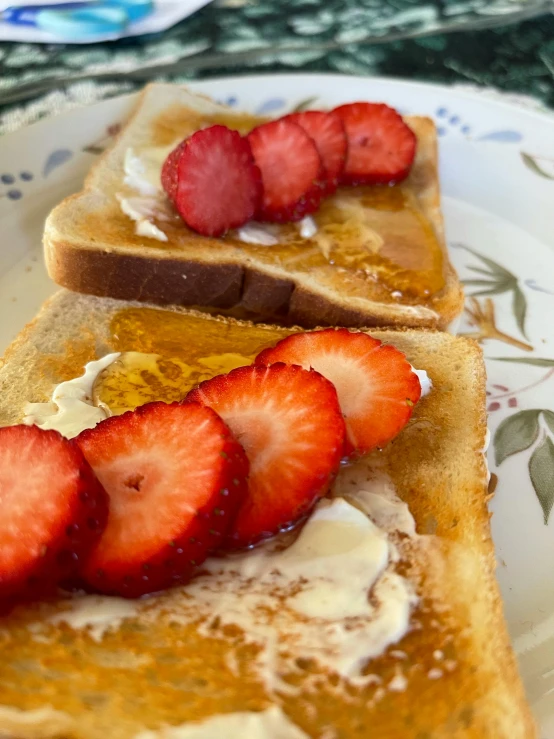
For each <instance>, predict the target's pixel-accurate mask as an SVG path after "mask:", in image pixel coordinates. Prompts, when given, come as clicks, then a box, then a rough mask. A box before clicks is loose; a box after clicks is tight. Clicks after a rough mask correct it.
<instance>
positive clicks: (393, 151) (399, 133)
mask: <svg viewBox="0 0 554 739" xmlns="http://www.w3.org/2000/svg"><path fill="white" fill-rule="evenodd" d="M334 113H336V114H337V115H338V116H339V117H340V118H341V119H342V122H343V123H344V127H345V129H346V136H347V139H348V154H347V158H346V165H345V167H344V171H343V173H342V175H341V182H342V183H343V184H347V185H362V184H392V183H395V182H400V181H401V180H403V179H405V178H406V177H407V176H408V174H409V172H410V169H411V166H412V164H413V161H414V157H415V152H416V143H417V141H416V137H415V134H414V132H413V131H412V130H411V128H409V127H408V126H407V125H406V124H405V123H404V121H403V120H402V116H400V115H399V114H398V113H397V112H396V110H394V108H389V106H388V105H384V104H383V103H350V104H348V105H341V106H339V107H338V108H335V109H334Z"/></svg>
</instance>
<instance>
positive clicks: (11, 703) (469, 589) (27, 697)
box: [0, 291, 535, 739]
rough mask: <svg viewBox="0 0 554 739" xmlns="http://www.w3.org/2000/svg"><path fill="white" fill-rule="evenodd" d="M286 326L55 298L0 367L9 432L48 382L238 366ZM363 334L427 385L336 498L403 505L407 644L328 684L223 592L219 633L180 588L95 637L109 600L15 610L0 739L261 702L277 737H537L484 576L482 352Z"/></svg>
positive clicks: (1, 636) (118, 615) (5, 631)
mask: <svg viewBox="0 0 554 739" xmlns="http://www.w3.org/2000/svg"><path fill="white" fill-rule="evenodd" d="M291 330H294V329H291ZM289 331H290V330H287V329H283V328H277V327H274V326H262V325H256V326H254V325H252V324H248V323H241V322H238V321H235V320H232V319H222V318H214V317H211V316H208V315H206V314H200V313H196V312H193V311H186V310H184V309H179V308H173V309H171V310H162V309H156V308H152V307H149V306H142V307H141V304H139V303H136V302H135V303H121V302H118V301H114V300H108V299H100V298H95V297H85V296H79V295H76V294H73V293H69V292H66V291H61V292H59V293H58V294H57V295H55V296H54V297H53V298H52V299H51V300H50V301H49V302H48V303H46V304H45V306H44V307H43V309H42V310H41V312H40V313H39V315H38V317H37V318H36V319H35V320H34V321H33V322H32V323H31V324H29V325H28V326H27V328H26V329H25V330H24V331H23V332H22V333H21V335H20V336H19V337H18V338H17V339H16V340H15V342H14V343H13V344H12V346H11V347H10V348H9V350H8V352H7V354H6V357H5V361H4V365H3V367H2V368H1V369H0V424H10V423H15V422H18V421H20V420H21V419H22V416H23V411H24V406H25V402H26V401H45V400H47V399H48V398H49V397H50V395H51V392H52V388H53V386H54V385H55V384H57V383H59V382H60V381H62V380H66V379H69V378H72V377H77V376H79V375H80V374H81V372H82V369H83V365H84V364H85V363H86V362H88V361H90V360H93V359H95V358H99V357H102V356H104V355H105V354H106V353H108V352H113V351H138V352H147V353H151V352H154V353H158V354H161V355H163V356H165V357H179V358H180V359H181V360H183V361H187V362H189V363H191V364H194V362H195V361H196V359H197V357H198V356H204V357H205V356H206V355H210V354H217V355H221V354H222V353H225V352H234V353H237V352H238V353H239V354H241V355H242V356H244V358H245V361H247V360H248V358H249V357H252V356H253V355H254V354H255V353H256V352H258V351H259V350H260V348H261V347H263V346H267V345H271V344H273V343H275V341H277V340H278V339H280V338H281V337H283V336H284V335H286V334H287V333H288V332H289ZM371 334H372V335H373V336H375V337H377V338H379V339H381V340H383V341H386V342H392V343H394V344H395V345H396V346H398V347H399V348H400V349H402V350H403V351H404V352H405V353H406V354H407V356H408V358H409V360H410V361H411V362H412V363H413V365H414V366H416V367H418V368H421V369H425V370H427V372H428V374H429V376H430V378H431V379H432V382H433V385H434V387H433V390H432V392H431V393H430V394H429V395H428V396H426V397H425V398H423V399H422V400H421V401H420V402H419V403H418V405H417V406H416V409H415V412H414V415H413V418H412V420H411V422H410V423H409V424H408V426H407V427H406V428H405V429H404V430H403V431H402V432H401V433H400V435H399V436H398V437H397V438H396V439H395V441H394V442H392V443H391V444H389V445H388V446H387V447H386V448H385V449H384V450H383V451H382V452H376V453H374V454H372V455H370V456H368V457H367V458H365V459H362V460H360V461H359V462H358V463H356V464H355V465H353V466H351V467H349V468H345V469H343V470H342V471H341V473H340V474H339V477H338V479H337V481H336V483H335V486H334V494H335V495H339V496H348V495H349V494H350V493H351V492H352V491H356V490H359V489H364V487H366V486H367V485H368V484H370V483H368V481H371V480H372V479H374V477H375V475H376V474H378V475H385V476H387V479H390V480H392V481H393V483H394V485H395V487H396V492H397V494H398V496H400V498H401V499H402V500H403V501H405V502H406V503H407V504H408V505H409V509H410V510H411V513H412V514H413V516H414V518H415V523H416V529H417V532H418V535H416V536H406V535H398V536H397V537H396V539H395V542H396V546H397V548H398V553H399V562H398V565H397V566H398V568H399V570H400V571H401V572H402V574H403V576H404V577H405V578H406V579H407V580H409V582H411V584H412V586H413V588H414V589H415V592H416V593H417V597H418V604H417V605H416V606H415V607H414V610H413V611H412V613H411V616H410V627H409V630H408V633H406V634H405V636H403V637H402V638H399V640H398V641H397V643H393V644H391V645H390V646H389V647H388V648H386V649H385V650H384V651H383V652H382V653H380V654H378V655H376V656H374V657H373V658H372V659H370V660H369V662H368V664H367V667H366V668H365V670H364V674H365V675H366V678H365V679H356V680H351V681H349V680H345V679H343V678H342V677H339V676H338V675H337V674H330V673H329V670H326V669H325V668H324V666H322V664H321V663H320V662H319V661H318V657H317V654H315V655H314V654H311V655H308V657H310V658H309V659H307V658H306V657H307V655H306V654H305V653H304V652H303V646H302V640H300V643H297V644H296V645H295V646H294V647H293V648H290V650H289V652H288V653H282V649H283V645H285V646H286V645H287V638H288V636H287V633H286V632H281V631H279V627H278V625H277V624H276V623H275V619H277V614H276V613H273V612H272V613H271V615H270V616H269V618H268V622H267V624H266V625H265V626H264V628H266V629H269V631H264V634H265V635H266V639H265V640H264V639H262V640H258V641H257V640H256V638H253V639H249V638H248V634H246V632H244V631H243V630H242V629H241V628H239V627H238V626H233V623H234V622H233V616H229V614H227V613H226V611H225V604H226V603H227V602H228V601H226V600H225V599H224V597H226V595H229V593H226V592H224V588H222V590H221V599H222V600H221V604H222V605H221V607H219V606H218V607H219V611H218V618H217V619H215V620H214V618H213V614H211V616H210V610H209V608H208V610H207V611H206V608H205V605H206V604H205V603H204V602H203V601H202V599H196V597H195V596H194V595H192V596H191V592H192V591H189V596H187V587H189V586H185V587H184V588H179V589H175V590H172V591H168V592H166V593H165V594H161V595H158V596H153V597H151V598H148V599H146V600H144V601H141V602H139V603H134V604H133V605H132V606H131V605H130V604H129V603H128V602H123V601H119V600H117V599H115V601H113V602H112V605H111V606H109V610H108V611H107V617H108V620H110V618H111V619H112V621H111V623H112V624H113V628H112V629H109V630H108V631H107V632H106V633H105V634H103V635H102V634H98V633H95V628H98V624H100V626H101V625H102V623H103V621H102V618H105V617H106V605H105V604H104V605H102V606H101V608H100V611H101V612H100V614H99V613H98V608H96V610H95V613H94V614H93V617H92V619H91V621H92V623H93V624H94V623H96V627H94V628H93V629H92V631H87V630H86V629H85V628H84V627H82V626H81V627H79V619H81V625H82V623H83V621H86V620H87V619H86V618H85V619H83V613H84V612H85V611H86V608H87V607H88V608H92V606H91V605H90V601H88V600H87V599H86V598H85V599H84V600H80V599H77V600H76V601H72V603H73V602H76V603H77V608H78V609H79V608H80V611H79V613H78V620H77V621H76V622H73V627H70V626H68V625H66V624H64V623H60V618H59V614H60V611H61V610H64V609H67V603H68V601H67V600H63V599H60V600H59V601H56V600H54V601H53V602H50V603H47V604H41V605H27V606H19V607H17V608H16V609H15V610H14V611H13V612H12V613H11V614H9V615H7V616H5V617H4V618H3V619H2V620H1V621H0V685H1V686H2V690H1V697H0V704H3V705H1V706H0V735H1V734H2V733H8V734H10V735H13V736H15V737H23V738H31V737H33V738H35V739H36V738H37V737H60V736H63V737H66V738H73V737H79V738H85V739H103V737H105V736H109V737H111V738H112V739H128V738H129V739H130V738H131V737H135V736H136V735H137V734H138V733H139V732H142V731H143V730H151V731H153V732H154V733H151V734H150V733H145V734H144V737H145V738H146V737H149V739H152V737H157V736H160V737H163V736H166V737H168V738H169V737H173V736H175V737H177V736H189V734H185V733H183V734H180V733H178V732H176V733H175V734H173V733H171V732H170V731H169V730H168V732H167V733H164V731H162V729H161V727H163V726H176V725H180V724H183V723H187V722H191V721H198V720H200V719H204V718H206V717H210V716H212V717H213V716H219V715H220V714H229V713H233V714H236V713H237V712H244V711H251V712H256V711H263V710H264V709H266V708H267V707H268V706H273V708H271V709H270V710H271V711H277V710H278V709H279V710H281V711H284V713H285V714H286V716H287V717H288V721H289V722H292V723H293V725H294V726H295V727H296V729H294V731H293V729H292V728H290V725H289V729H290V730H289V732H288V733H286V731H283V733H282V734H275V736H283V737H284V736H291V737H292V736H295V737H296V736H297V735H298V736H302V734H298V732H299V731H303V732H304V733H305V736H307V737H313V738H314V739H315V738H316V737H318V738H319V737H336V738H337V739H347V738H348V739H354V738H355V737H360V739H361V737H367V736H368V735H371V736H372V737H376V738H382V739H392V737H394V738H395V739H401V738H402V737H406V738H408V737H409V738H410V739H411V738H413V737H420V738H423V737H429V738H433V739H436V738H439V737H464V738H467V737H472V738H477V737H479V738H481V737H482V738H483V739H484V738H485V737H495V738H497V739H501V738H503V737H504V738H505V739H508V737H509V739H524V738H525V739H527V738H529V737H533V736H535V729H534V724H533V720H532V718H531V716H530V713H529V710H528V707H527V705H526V702H525V699H524V694H523V689H522V685H521V683H520V679H519V677H518V673H517V668H516V664H515V658H514V655H513V652H512V650H511V646H510V642H509V639H508V635H507V632H506V628H505V624H504V620H503V615H502V605H501V601H500V597H499V593H498V588H497V584H496V581H495V577H494V568H495V560H494V552H493V545H492V542H491V537H490V528H489V514H488V511H487V507H486V500H487V469H486V463H485V459H484V455H483V448H484V445H485V435H486V414H485V387H484V380H485V374H484V367H483V361H482V356H481V351H480V349H479V347H478V346H477V345H476V344H475V343H473V342H471V341H469V340H467V339H462V338H454V337H452V336H450V335H448V334H444V333H437V332H433V331H421V330H419V331H416V330H409V329H405V330H399V331H383V330H374V331H372V332H371ZM245 556H246V555H245ZM343 574H344V577H346V578H348V577H349V573H348V572H344V573H343ZM229 587H230V588H231V590H232V588H233V584H232V583H231V585H229ZM249 587H250V586H249V585H248V583H246V586H245V588H246V589H245V594H244V595H243V596H241V597H243V598H247V597H248V592H249ZM252 587H254V585H253V584H252ZM191 597H192V600H191ZM374 597H375V595H374ZM106 600H109V599H106ZM247 602H248V601H247V600H243V601H241V603H244V608H245V609H246V608H247V605H246V604H247ZM215 603H216V604H218V603H219V594H218V591H217V590H216V600H215ZM378 606H379V601H378V599H377V601H376V607H378ZM239 612H240V609H239ZM220 613H221V616H220V615H219V614H220ZM79 614H80V615H79ZM226 619H227V620H226ZM239 620H240V619H239ZM308 627H309V628H311V629H312V630H313V629H315V630H317V629H318V628H320V626H319V625H318V624H317V623H314V624H313V625H312V626H310V623H309V622H308ZM368 627H369V625H368ZM272 629H274V631H272ZM310 633H313V632H310ZM361 633H363V631H362V632H361ZM268 634H269V636H268ZM270 637H271V638H270ZM289 646H290V645H289ZM285 651H286V650H285ZM357 656H359V657H360V658H362V659H363V658H364V654H360V655H357ZM268 676H269V677H270V678H272V679H271V680H268V679H267V678H268ZM368 676H369V677H368ZM275 705H276V706H277V707H278V709H277V708H275ZM272 716H273V714H272ZM234 719H237V716H234ZM219 720H220V719H218V721H219ZM221 720H222V721H225V718H224V717H222V718H221ZM238 720H239V721H240V720H241V719H240V716H239V717H238ZM276 720H277V719H276ZM216 723H217V722H216ZM214 725H215V724H214ZM218 725H219V724H218ZM158 731H159V732H160V733H159V734H158V733H155V732H158ZM220 732H221V729H220ZM239 734H240V732H239V733H236V732H235V733H233V732H232V731H231V733H227V734H226V735H228V736H231V735H232V736H239ZM212 735H213V736H222V735H223V734H221V733H217V732H216V733H215V734H209V736H212ZM259 735H260V734H256V733H254V734H252V736H259ZM263 735H264V736H266V734H263ZM142 736H143V735H142V734H141V737H142ZM191 736H192V734H191ZM194 736H196V734H194ZM202 736H204V735H203V734H202ZM249 736H250V735H249ZM267 736H273V734H270V733H268V734H267Z"/></svg>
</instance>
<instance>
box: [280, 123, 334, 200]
mask: <svg viewBox="0 0 554 739" xmlns="http://www.w3.org/2000/svg"><path fill="white" fill-rule="evenodd" d="M284 120H287V121H292V122H293V123H297V124H298V125H299V126H301V127H302V128H303V129H304V131H306V133H307V134H308V136H310V137H311V138H312V139H313V140H314V142H315V145H316V146H317V150H318V151H319V154H320V156H321V160H322V162H323V166H324V167H325V184H324V187H323V190H324V193H323V194H324V195H332V194H333V193H334V192H335V190H336V189H337V186H338V184H339V177H340V175H341V174H342V171H343V169H344V165H345V163H346V153H347V140H346V131H345V129H344V123H343V122H342V119H341V118H340V116H338V115H337V114H336V113H334V112H333V111H330V112H328V113H326V112H323V111H321V110H306V111H304V112H303V113H291V115H287V116H285V118H284Z"/></svg>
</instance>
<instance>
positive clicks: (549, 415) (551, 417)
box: [542, 411, 554, 434]
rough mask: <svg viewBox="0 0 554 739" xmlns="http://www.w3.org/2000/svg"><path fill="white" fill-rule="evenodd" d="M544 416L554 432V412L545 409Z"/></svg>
mask: <svg viewBox="0 0 554 739" xmlns="http://www.w3.org/2000/svg"><path fill="white" fill-rule="evenodd" d="M542 417H543V418H544V420H545V421H546V424H547V426H548V428H549V429H550V430H551V431H552V433H553V434H554V413H553V412H552V411H543V412H542Z"/></svg>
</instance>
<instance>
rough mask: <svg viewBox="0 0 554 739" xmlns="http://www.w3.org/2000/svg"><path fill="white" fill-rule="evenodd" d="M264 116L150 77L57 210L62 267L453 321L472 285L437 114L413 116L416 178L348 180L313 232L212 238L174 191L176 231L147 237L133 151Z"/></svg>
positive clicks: (53, 261) (153, 284)
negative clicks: (462, 279)
mask: <svg viewBox="0 0 554 739" xmlns="http://www.w3.org/2000/svg"><path fill="white" fill-rule="evenodd" d="M262 120H263V119H260V118H255V117H253V116H251V115H247V114H238V113H236V111H233V110H232V109H230V108H227V107H225V106H221V105H218V104H216V103H215V102H213V101H211V100H209V99H208V98H205V97H202V96H199V95H196V94H192V93H191V92H189V91H188V90H187V89H186V88H184V87H180V86H177V85H167V84H154V85H150V86H148V87H147V88H146V89H145V90H144V92H143V93H142V95H141V98H140V101H139V103H138V107H137V109H136V111H135V113H134V114H133V116H132V117H131V119H130V121H129V122H128V124H127V125H126V126H125V127H124V129H123V131H122V132H121V134H120V135H119V137H118V139H117V141H116V143H115V145H114V146H113V147H112V148H111V149H109V150H108V151H107V152H106V153H105V154H104V155H103V156H102V157H101V158H100V160H99V161H98V162H97V163H96V165H95V166H94V167H93V168H92V170H91V172H90V174H89V176H88V178H87V179H86V182H85V186H84V190H83V191H82V192H81V193H78V194H76V195H73V196H71V197H69V198H67V199H66V200H64V201H63V202H62V203H61V204H60V205H59V206H57V207H56V208H55V209H54V210H53V211H52V213H51V214H50V216H49V217H48V219H47V222H46V226H45V232H44V247H45V257H46V264H47V267H48V271H49V273H50V276H51V277H52V278H53V279H54V281H55V282H57V283H58V284H59V285H61V286H63V287H66V288H69V289H71V290H75V291H77V292H82V293H88V294H92V295H98V296H102V297H113V298H119V299H124V300H140V301H144V302H153V303H156V304H158V305H169V304H174V305H185V306H207V307H213V308H215V309H217V310H218V312H220V313H221V312H226V313H227V314H229V315H234V316H235V317H239V318H252V319H253V320H266V321H273V322H279V323H287V324H289V325H290V324H293V325H294V324H297V325H302V326H304V327H314V326H317V325H320V326H321V325H345V326H374V325H380V326H383V325H405V326H414V327H415V326H426V327H438V328H446V327H447V326H448V324H449V323H450V322H451V321H452V320H453V319H454V318H455V317H456V316H457V315H458V314H459V313H460V312H461V310H462V301H463V294H462V289H461V287H460V284H459V282H458V279H457V276H456V273H455V271H454V269H453V268H452V266H451V265H450V262H449V260H448V255H447V251H446V246H445V241H444V228H443V221H442V215H441V209H440V191H439V183H438V171H437V156H438V155H437V141H436V131H435V127H434V124H433V122H432V121H431V120H430V119H428V118H422V117H415V116H413V117H408V118H407V119H406V121H407V123H408V124H409V125H410V126H411V127H412V129H413V130H414V132H415V133H416V135H417V137H418V151H417V156H416V161H415V164H414V166H413V169H412V172H411V174H410V176H409V178H408V179H407V180H406V181H405V182H404V183H402V184H401V185H398V186H395V187H392V188H390V187H389V188H386V187H373V188H371V187H369V188H340V189H339V191H338V193H337V194H336V195H335V196H333V197H331V198H328V199H327V200H326V201H325V202H324V203H323V205H322V206H321V208H320V211H319V212H318V213H316V214H315V215H314V218H315V220H316V222H317V225H318V230H317V232H316V234H315V235H313V236H312V237H310V238H300V236H299V230H298V226H297V225H296V224H286V225H284V226H278V225H275V224H273V225H270V226H269V228H270V229H273V232H274V233H275V234H277V236H276V238H277V239H278V241H279V243H278V245H277V246H260V245H259V244H258V245H256V244H247V243H245V242H243V241H241V240H239V238H238V236H237V232H230V233H229V234H228V235H227V236H226V237H224V238H221V239H210V238H207V237H204V236H200V235H199V234H197V233H195V232H193V231H190V230H189V229H188V228H186V226H185V225H184V224H183V222H182V221H181V220H180V219H179V218H178V216H176V214H175V212H174V211H173V209H170V212H169V215H168V210H167V209H168V205H167V201H166V200H165V196H164V195H163V193H159V195H158V200H159V203H160V212H162V211H163V213H164V215H163V216H162V221H158V220H156V224H157V225H158V226H160V228H161V229H162V231H163V232H164V233H165V234H166V236H167V241H166V242H162V241H159V240H157V239H154V238H148V237H144V236H140V235H137V233H136V232H135V223H134V222H133V221H132V220H131V219H130V218H129V217H128V216H127V215H125V214H124V213H123V212H122V210H121V207H120V203H119V201H118V199H117V198H118V196H120V197H122V196H124V197H125V198H130V197H134V196H136V195H137V193H136V192H135V191H134V190H133V188H132V187H131V186H129V184H128V183H127V184H126V183H125V182H124V179H125V157H126V154H127V153H128V152H129V150H131V151H132V152H134V153H135V155H136V156H138V157H139V158H140V156H143V155H144V161H145V162H146V161H149V162H150V163H152V162H155V163H156V166H157V167H158V169H159V168H160V167H161V163H162V162H163V160H164V158H165V156H166V155H167V153H169V151H170V150H171V149H172V148H173V146H174V145H175V144H176V143H178V142H179V141H180V140H182V139H183V138H184V137H186V136H187V135H190V134H191V133H193V132H194V131H195V130H198V129H199V128H201V127H203V126H206V125H210V124H211V123H224V124H225V125H228V126H230V127H234V128H237V129H238V130H239V131H241V133H246V132H247V131H248V130H250V129H251V128H253V127H254V126H255V125H257V124H258V123H260V122H261V121H262ZM158 181H159V178H158Z"/></svg>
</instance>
